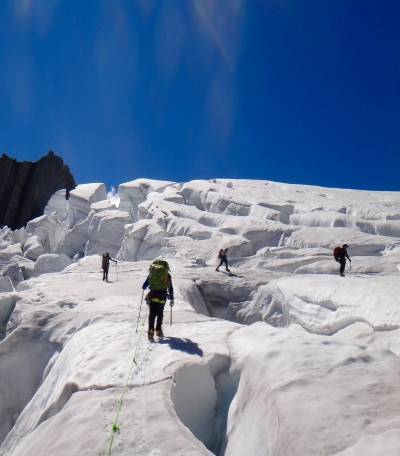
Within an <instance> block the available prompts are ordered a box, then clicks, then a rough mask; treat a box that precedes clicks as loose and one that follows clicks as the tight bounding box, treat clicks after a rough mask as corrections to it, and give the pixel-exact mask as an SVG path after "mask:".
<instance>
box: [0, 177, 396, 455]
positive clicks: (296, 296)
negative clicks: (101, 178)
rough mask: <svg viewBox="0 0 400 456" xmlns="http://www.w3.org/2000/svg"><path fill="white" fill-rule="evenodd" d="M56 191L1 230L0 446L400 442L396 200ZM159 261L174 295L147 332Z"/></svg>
mask: <svg viewBox="0 0 400 456" xmlns="http://www.w3.org/2000/svg"><path fill="white" fill-rule="evenodd" d="M64 194H65V192H64V191H60V192H57V193H55V194H54V195H53V196H52V197H51V199H50V200H49V202H48V204H47V207H46V209H45V213H44V214H43V215H42V216H41V217H38V218H36V219H34V220H31V221H30V222H29V223H28V225H27V226H26V227H25V228H22V229H20V230H16V231H11V230H10V229H8V228H7V227H4V228H2V229H1V230H0V456H28V455H29V456H31V455H39V456H41V455H60V456H63V455H65V456H67V455H68V456H71V455H76V456H78V455H79V456H84V455H88V456H89V455H90V456H94V455H99V456H100V455H126V456H128V455H129V456H131V455H133V454H135V455H143V456H145V455H146V456H149V455H152V456H163V455H181V456H194V455H212V454H214V455H219V456H222V455H226V456H243V455H251V456H253V455H255V456H258V455H260V456H261V455H263V456H265V455H269V456H382V455H385V456H395V455H396V456H398V455H399V454H400V381H399V380H400V362H399V356H400V300H399V296H400V281H399V278H400V277H399V275H400V192H369V191H355V190H343V189H329V188H322V187H312V186H304V185H290V184H281V183H275V182H269V181H249V180H226V179H213V180H209V181H205V180H203V181H200V180H199V181H191V182H187V183H183V184H180V183H174V182H169V181H156V180H150V179H137V180H135V181H132V182H127V183H124V184H121V185H120V186H119V188H118V191H117V192H116V191H111V192H108V193H107V189H106V186H105V185H104V184H102V183H96V184H84V185H79V186H78V187H77V188H76V189H75V190H73V191H72V192H71V196H70V198H69V199H68V200H66V199H65V197H64ZM344 243H347V244H349V250H348V252H349V255H350V257H351V259H352V263H351V268H350V264H349V263H347V267H346V271H345V274H346V277H339V274H338V264H337V263H336V262H335V261H334V259H333V256H332V250H333V248H334V247H336V246H337V245H341V244H344ZM221 248H228V259H229V262H230V268H231V272H228V271H225V268H224V267H221V269H220V272H216V271H215V268H216V266H217V264H218V263H217V253H218V251H219V250H220V249H221ZM105 252H109V253H110V255H111V256H112V257H113V258H116V259H117V260H118V264H117V265H115V264H114V263H112V264H111V267H110V273H109V278H110V282H108V283H107V282H104V281H102V280H101V279H102V272H101V254H103V253H105ZM155 258H163V259H166V260H167V261H168V262H169V264H170V268H171V275H172V279H173V284H174V288H175V295H176V296H175V306H174V307H173V310H172V311H171V310H170V307H169V306H168V304H167V305H166V308H165V315H164V332H165V333H166V337H165V338H164V339H163V340H157V339H156V343H154V344H152V343H150V342H149V341H148V339H147V335H146V331H147V318H148V309H147V306H146V304H145V303H143V304H142V306H141V303H142V297H143V294H142V289H141V286H142V283H143V282H144V280H145V278H146V276H147V273H148V269H149V265H150V264H151V261H152V260H154V259H155ZM171 323H172V324H171Z"/></svg>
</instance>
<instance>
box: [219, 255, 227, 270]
mask: <svg viewBox="0 0 400 456" xmlns="http://www.w3.org/2000/svg"><path fill="white" fill-rule="evenodd" d="M223 264H224V265H225V267H226V270H227V271H228V270H229V267H228V258H221V261H220V263H219V265H218V267H217V269H219V268H220V267H221V266H222V265H223Z"/></svg>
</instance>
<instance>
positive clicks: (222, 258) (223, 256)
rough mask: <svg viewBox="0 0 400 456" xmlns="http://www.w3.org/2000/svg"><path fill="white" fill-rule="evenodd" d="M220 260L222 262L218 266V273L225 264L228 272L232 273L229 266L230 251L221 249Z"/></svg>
mask: <svg viewBox="0 0 400 456" xmlns="http://www.w3.org/2000/svg"><path fill="white" fill-rule="evenodd" d="M218 259H219V260H220V262H219V265H218V266H217V269H216V271H219V268H220V267H221V266H222V265H223V264H224V265H225V267H226V271H227V272H231V271H230V269H229V266H228V249H221V250H220V251H219V253H218Z"/></svg>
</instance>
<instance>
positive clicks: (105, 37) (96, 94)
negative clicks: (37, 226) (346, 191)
mask: <svg viewBox="0 0 400 456" xmlns="http://www.w3.org/2000/svg"><path fill="white" fill-rule="evenodd" d="M399 17H400V2H399V1H398V0H394V1H385V0H382V1H377V0H354V1H349V0H334V1H331V2H328V1H321V0H314V1H309V0H296V1H295V0H246V1H241V0H214V1H212V0H164V1H162V0H159V1H158V0H125V1H119V0H79V1H78V0H2V2H1V10H0V30H1V40H0V68H1V71H0V153H2V152H6V153H7V154H9V155H10V156H12V157H16V158H18V159H29V160H31V159H37V158H39V157H40V156H42V155H43V154H44V153H47V151H48V150H50V149H52V150H54V151H55V152H56V153H58V154H59V155H61V156H62V157H63V158H64V159H65V161H66V162H67V164H68V165H69V166H70V168H71V169H72V171H73V173H74V175H75V177H76V180H77V181H78V182H80V183H83V182H105V183H107V184H108V185H117V184H119V183H122V182H125V181H128V180H132V179H135V178H137V177H152V178H156V179H170V180H176V181H186V180H189V179H195V178H212V177H228V178H258V179H270V180H277V181H283V182H292V183H308V184H320V185H326V186H336V187H351V188H367V189H380V190H384V189H387V190H400V179H399V175H400V27H399Z"/></svg>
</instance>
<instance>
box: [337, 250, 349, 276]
mask: <svg viewBox="0 0 400 456" xmlns="http://www.w3.org/2000/svg"><path fill="white" fill-rule="evenodd" d="M348 247H349V246H348V245H347V244H343V245H342V247H339V246H338V247H335V248H334V250H333V257H334V258H335V260H336V261H337V262H338V263H340V270H339V273H340V277H344V270H345V268H346V258H347V259H348V260H349V261H350V263H351V260H350V257H349V254H348V253H347V248H348Z"/></svg>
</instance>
